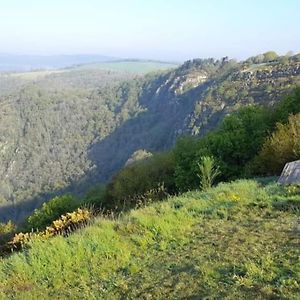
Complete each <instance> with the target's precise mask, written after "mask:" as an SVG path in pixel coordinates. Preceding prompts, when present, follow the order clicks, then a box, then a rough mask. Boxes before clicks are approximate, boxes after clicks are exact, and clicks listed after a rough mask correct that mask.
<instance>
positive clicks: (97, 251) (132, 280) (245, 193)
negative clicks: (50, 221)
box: [0, 180, 300, 299]
mask: <svg viewBox="0 0 300 300" xmlns="http://www.w3.org/2000/svg"><path fill="white" fill-rule="evenodd" d="M299 207H300V190H299V187H298V186H293V187H283V186H279V185H278V184H276V183H275V182H271V183H268V184H267V185H262V184H261V183H259V182H258V181H255V180H238V181H234V182H231V183H220V184H219V185H218V186H216V187H214V188H212V189H209V190H208V191H206V192H203V191H202V192H200V191H197V190H195V191H190V192H187V193H184V194H181V195H178V196H174V197H169V198H168V199H167V200H166V201H161V202H156V203H152V204H150V205H148V206H144V207H140V208H137V209H133V210H131V211H129V212H128V213H124V214H121V215H119V216H118V217H114V216H110V217H104V216H97V217H95V218H94V219H93V220H92V221H91V222H90V224H89V225H88V226H86V227H84V228H81V229H79V230H78V231H76V232H74V233H72V234H70V235H69V236H68V237H64V236H57V237H54V238H51V239H49V240H46V241H38V240H36V241H33V242H32V243H30V244H29V245H28V246H26V247H25V248H24V249H23V251H21V252H19V253H14V254H13V255H10V256H9V257H4V258H2V260H1V262H0V282H1V284H0V295H1V298H2V299H49V298H51V299H299V298H300V264H299V257H300V248H299V242H300V225H299Z"/></svg>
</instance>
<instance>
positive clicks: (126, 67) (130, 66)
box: [74, 60, 178, 74]
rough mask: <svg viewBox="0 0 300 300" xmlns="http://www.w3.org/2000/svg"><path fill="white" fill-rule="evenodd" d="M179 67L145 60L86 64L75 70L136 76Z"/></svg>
mask: <svg viewBox="0 0 300 300" xmlns="http://www.w3.org/2000/svg"><path fill="white" fill-rule="evenodd" d="M176 67H178V65H177V64H175V63H167V62H157V61H143V60H124V61H111V62H103V63H93V64H85V65H81V66H76V67H74V69H75V70H90V69H97V70H110V71H121V72H129V73H136V74H145V73H150V72H155V71H163V70H169V69H173V68H176Z"/></svg>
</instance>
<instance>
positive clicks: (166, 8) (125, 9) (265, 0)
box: [0, 0, 300, 60]
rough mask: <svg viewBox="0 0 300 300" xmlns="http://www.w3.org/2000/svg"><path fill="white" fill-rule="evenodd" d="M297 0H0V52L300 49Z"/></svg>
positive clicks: (197, 53) (239, 54) (242, 53)
mask: <svg viewBox="0 0 300 300" xmlns="http://www.w3.org/2000/svg"><path fill="white" fill-rule="evenodd" d="M299 20H300V0H248V1H246V0H240V1H238V0H209V1H204V0H109V1H102V0H26V1H25V0H0V28H1V30H0V45H1V47H0V52H1V53H19V54H43V55H48V54H103V55H109V56H117V57H136V58H153V59H165V60H184V59H189V58H193V57H211V56H212V57H221V56H225V55H228V56H230V57H234V58H238V59H240V58H245V57H248V56H251V55H254V54H257V53H261V52H264V51H267V50H270V49H273V50H275V51H277V52H279V53H280V54H284V53H286V52H287V51H289V50H293V51H294V52H300V25H299Z"/></svg>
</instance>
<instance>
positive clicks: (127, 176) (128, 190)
mask: <svg viewBox="0 0 300 300" xmlns="http://www.w3.org/2000/svg"><path fill="white" fill-rule="evenodd" d="M173 174H174V156H173V153H172V152H165V153H158V154H155V155H153V156H152V157H150V158H147V159H146V160H142V161H138V162H134V163H132V164H130V165H128V166H126V167H125V168H123V169H122V170H121V171H120V172H119V173H118V174H117V175H116V176H115V177H114V178H113V179H112V181H111V182H110V184H109V185H108V186H107V190H106V196H105V203H104V207H105V208H107V209H117V210H122V209H127V208H131V207H135V206H136V204H137V201H139V200H138V199H139V198H144V197H146V195H147V192H150V191H152V192H153V191H155V189H159V187H161V186H163V187H164V192H165V193H174V191H175V183H174V176H173ZM158 195H162V194H161V193H157V194H156V197H157V196H158Z"/></svg>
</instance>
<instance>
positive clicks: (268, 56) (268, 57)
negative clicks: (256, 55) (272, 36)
mask: <svg viewBox="0 0 300 300" xmlns="http://www.w3.org/2000/svg"><path fill="white" fill-rule="evenodd" d="M263 55H264V62H271V61H274V60H276V59H277V58H278V54H277V53H276V52H275V51H268V52H265V53H264V54H263Z"/></svg>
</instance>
